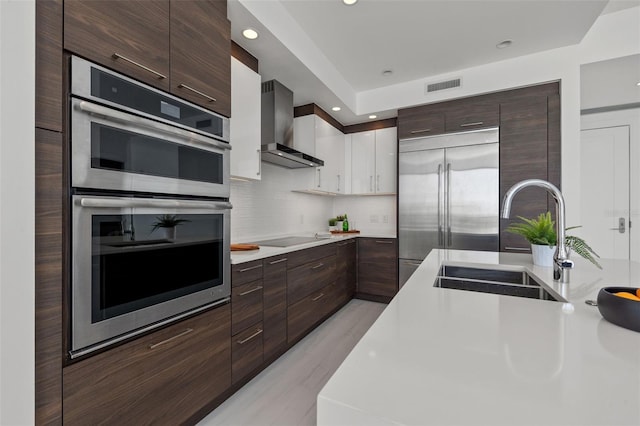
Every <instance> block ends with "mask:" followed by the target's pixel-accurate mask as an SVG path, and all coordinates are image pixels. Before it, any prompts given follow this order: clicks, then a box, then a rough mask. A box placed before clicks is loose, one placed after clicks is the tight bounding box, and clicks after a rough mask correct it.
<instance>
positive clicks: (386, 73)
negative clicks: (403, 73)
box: [382, 70, 393, 77]
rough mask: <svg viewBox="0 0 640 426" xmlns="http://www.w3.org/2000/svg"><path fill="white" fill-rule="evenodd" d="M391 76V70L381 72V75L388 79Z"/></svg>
mask: <svg viewBox="0 0 640 426" xmlns="http://www.w3.org/2000/svg"><path fill="white" fill-rule="evenodd" d="M391 74H393V71H392V70H384V71H382V75H384V76H385V77H389V76H390V75H391Z"/></svg>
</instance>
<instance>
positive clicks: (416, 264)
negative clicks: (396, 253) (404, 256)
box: [402, 260, 422, 266]
mask: <svg viewBox="0 0 640 426" xmlns="http://www.w3.org/2000/svg"><path fill="white" fill-rule="evenodd" d="M402 264H403V265H409V266H420V265H422V263H420V262H409V261H408V260H405V261H404V262H402Z"/></svg>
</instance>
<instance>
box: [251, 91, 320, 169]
mask: <svg viewBox="0 0 640 426" xmlns="http://www.w3.org/2000/svg"><path fill="white" fill-rule="evenodd" d="M261 114H262V161H266V162H269V163H273V164H276V165H278V166H282V167H286V168H289V169H301V168H308V167H319V166H324V161H322V160H319V159H317V158H315V157H312V156H311V155H308V154H305V153H303V152H300V151H298V150H297V149H295V147H294V146H293V92H292V91H291V90H289V89H287V88H286V87H285V86H284V85H282V84H281V83H279V82H278V81H276V80H270V81H265V82H264V83H262V113H261Z"/></svg>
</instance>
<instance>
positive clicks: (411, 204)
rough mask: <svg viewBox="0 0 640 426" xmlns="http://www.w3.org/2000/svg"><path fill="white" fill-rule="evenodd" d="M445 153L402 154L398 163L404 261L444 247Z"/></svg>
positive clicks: (401, 249)
mask: <svg viewBox="0 0 640 426" xmlns="http://www.w3.org/2000/svg"><path fill="white" fill-rule="evenodd" d="M444 159H445V157H444V150H443V149H436V150H421V151H411V152H401V153H400V155H399V163H398V182H399V184H398V204H399V210H398V219H399V220H398V222H399V227H398V243H399V257H400V258H401V259H419V260H422V259H424V258H425V257H426V256H427V255H428V254H429V252H430V251H431V249H433V248H438V247H442V244H443V232H444V213H445V211H444V193H443V184H444V178H445V176H444Z"/></svg>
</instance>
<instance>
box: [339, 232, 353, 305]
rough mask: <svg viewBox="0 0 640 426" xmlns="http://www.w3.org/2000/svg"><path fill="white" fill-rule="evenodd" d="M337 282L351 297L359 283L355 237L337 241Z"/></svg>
mask: <svg viewBox="0 0 640 426" xmlns="http://www.w3.org/2000/svg"><path fill="white" fill-rule="evenodd" d="M336 246H337V253H336V284H337V285H338V287H339V289H340V290H341V291H342V292H343V293H344V294H345V295H346V296H347V297H348V299H351V298H352V297H353V295H354V294H355V292H356V283H357V275H356V274H357V258H356V253H357V243H356V239H355V238H351V239H349V240H346V241H342V242H339V243H336Z"/></svg>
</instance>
